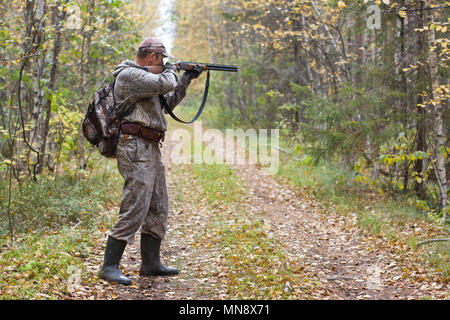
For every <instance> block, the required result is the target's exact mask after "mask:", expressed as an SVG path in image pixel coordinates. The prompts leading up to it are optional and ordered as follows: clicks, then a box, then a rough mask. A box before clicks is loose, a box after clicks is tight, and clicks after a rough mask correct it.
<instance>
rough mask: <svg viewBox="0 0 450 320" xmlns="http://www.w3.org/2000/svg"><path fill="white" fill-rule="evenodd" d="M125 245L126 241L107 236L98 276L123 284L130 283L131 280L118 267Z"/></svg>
mask: <svg viewBox="0 0 450 320" xmlns="http://www.w3.org/2000/svg"><path fill="white" fill-rule="evenodd" d="M126 245H127V242H126V241H123V240H116V239H114V238H111V237H110V236H108V240H107V241H106V249H105V258H104V261H103V266H102V269H101V270H100V278H101V279H103V280H106V281H109V282H116V283H119V284H123V285H126V286H127V285H130V284H131V280H130V279H128V278H127V277H125V276H124V275H123V273H122V272H121V271H120V269H119V263H120V259H121V258H122V254H123V251H124V250H125V246H126Z"/></svg>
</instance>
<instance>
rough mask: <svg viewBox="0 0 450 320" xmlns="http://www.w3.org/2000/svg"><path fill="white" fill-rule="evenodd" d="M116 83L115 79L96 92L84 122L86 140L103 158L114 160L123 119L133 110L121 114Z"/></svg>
mask: <svg viewBox="0 0 450 320" xmlns="http://www.w3.org/2000/svg"><path fill="white" fill-rule="evenodd" d="M116 77H117V75H116ZM115 83H116V80H115V79H114V81H113V82H112V83H109V84H107V85H106V86H104V87H103V88H101V89H100V90H97V91H95V92H94V94H93V98H92V100H91V102H90V103H89V106H88V109H87V112H86V114H85V116H84V119H83V122H82V130H83V135H84V137H85V138H86V140H87V141H89V142H90V143H91V144H92V145H93V146H96V147H97V148H98V149H99V151H100V153H101V155H102V156H105V157H108V158H114V157H115V155H116V149H117V144H118V143H119V134H120V133H119V128H120V121H121V119H122V118H123V117H125V116H126V115H127V114H129V113H131V111H132V110H133V108H131V107H132V106H130V107H129V108H126V109H127V110H125V112H121V114H120V113H119V112H118V110H119V108H120V109H121V111H122V107H121V104H122V103H121V104H119V105H116V101H115V98H114V85H115ZM126 101H127V100H125V101H124V102H126Z"/></svg>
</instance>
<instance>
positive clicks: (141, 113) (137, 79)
mask: <svg viewBox="0 0 450 320" xmlns="http://www.w3.org/2000/svg"><path fill="white" fill-rule="evenodd" d="M120 71H121V72H120ZM119 72H120V73H119ZM116 75H117V78H116V85H115V87H114V96H115V99H116V103H117V104H121V103H124V105H127V103H129V104H135V105H136V107H135V109H134V111H133V112H132V113H131V114H129V115H127V116H126V117H124V118H123V120H124V121H126V122H132V123H138V124H140V125H143V126H146V127H150V128H153V129H156V130H159V131H167V119H166V117H165V115H164V113H165V111H164V109H162V107H161V103H160V100H159V95H160V94H162V95H164V97H165V98H166V101H167V104H168V105H169V107H170V108H171V109H172V110H173V109H174V108H175V106H176V105H177V104H178V103H180V101H181V100H182V99H183V98H184V96H185V95H186V89H187V88H188V86H189V84H190V82H191V80H190V78H189V77H188V76H187V75H186V74H185V73H183V74H182V75H181V76H180V77H179V79H178V76H177V74H176V67H175V66H173V65H169V64H166V66H165V70H164V72H163V73H161V74H153V73H150V72H147V71H146V70H143V69H142V67H140V66H139V65H138V64H136V63H135V62H133V61H131V60H125V61H124V62H122V63H121V64H119V65H118V66H117V67H116V69H115V70H114V72H113V76H116Z"/></svg>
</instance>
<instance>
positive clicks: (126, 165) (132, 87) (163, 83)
mask: <svg viewBox="0 0 450 320" xmlns="http://www.w3.org/2000/svg"><path fill="white" fill-rule="evenodd" d="M120 70H122V71H121V72H120V73H119V71H120ZM117 74H118V76H117V78H116V85H115V89H114V90H115V99H116V103H118V104H120V103H123V102H125V103H123V105H127V103H136V102H137V103H136V107H135V109H134V111H133V112H132V113H130V114H129V115H128V116H126V117H125V118H124V119H123V121H126V122H132V123H137V124H141V125H143V126H146V127H150V128H153V129H156V130H159V131H166V130H167V120H166V117H165V115H164V110H163V109H162V108H161V104H160V100H159V95H160V94H162V95H164V96H165V98H166V100H167V104H168V105H169V107H170V108H171V109H173V108H175V106H176V105H177V104H178V103H179V102H180V101H181V100H182V99H183V98H184V96H185V95H186V89H187V87H188V86H189V83H190V79H189V77H188V76H186V75H184V74H182V75H181V76H180V77H179V79H178V77H177V75H176V69H175V67H174V66H172V65H167V64H166V66H165V70H164V72H163V73H161V74H152V73H149V72H147V71H146V70H143V69H142V68H141V67H140V66H139V65H137V64H136V63H135V62H133V61H130V60H127V61H124V62H122V63H121V64H120V65H119V66H118V67H117V68H116V69H115V71H114V72H113V75H117ZM138 100H139V101H138ZM119 111H120V110H119ZM116 158H117V164H118V168H119V172H120V174H121V175H122V176H123V178H124V179H125V184H124V187H123V197H122V202H121V205H120V210H119V218H118V220H117V222H116V223H115V225H114V226H113V227H112V229H111V230H110V232H109V236H111V237H112V238H114V239H116V240H125V241H127V242H133V241H134V236H135V234H136V232H137V231H138V230H139V228H140V227H142V229H141V232H142V233H145V234H150V235H151V236H153V237H155V238H157V239H161V240H162V239H164V237H165V234H166V230H167V218H168V214H169V198H168V194H167V186H166V177H165V167H164V164H163V162H162V159H161V151H160V147H159V144H158V143H156V142H150V141H147V140H145V139H143V138H139V137H135V136H132V135H127V134H121V135H120V141H119V144H118V146H117V151H116Z"/></svg>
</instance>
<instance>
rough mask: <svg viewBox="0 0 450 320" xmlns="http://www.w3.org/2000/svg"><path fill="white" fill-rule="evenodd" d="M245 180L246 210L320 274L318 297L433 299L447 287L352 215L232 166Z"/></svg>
mask: <svg viewBox="0 0 450 320" xmlns="http://www.w3.org/2000/svg"><path fill="white" fill-rule="evenodd" d="M234 169H235V170H234V171H235V173H236V174H237V175H238V176H239V177H240V178H241V179H242V180H244V181H245V183H246V184H247V185H248V186H249V189H250V190H249V195H250V198H249V203H251V206H250V210H252V211H254V212H256V213H258V214H260V215H262V216H263V217H264V218H265V219H266V223H269V224H270V225H271V233H270V234H271V236H273V237H274V238H276V239H279V240H280V241H281V242H282V243H284V245H285V249H286V251H287V253H288V254H289V255H291V256H292V257H293V258H296V260H297V261H298V264H299V265H302V266H303V267H304V269H305V271H308V272H309V273H312V274H314V275H316V277H317V278H318V279H319V282H320V284H319V286H318V290H317V291H316V294H317V297H316V298H319V299H419V298H422V297H429V298H434V299H442V298H445V297H446V295H447V297H448V294H449V287H448V286H446V285H444V284H438V283H435V282H434V280H433V278H432V277H430V276H428V275H427V274H426V273H425V271H424V270H420V268H418V267H417V266H416V265H415V262H414V261H413V260H412V255H414V253H413V252H410V253H404V254H399V252H398V250H397V248H395V247H392V246H388V245H387V244H386V241H385V240H383V239H379V238H374V237H370V236H368V235H363V234H362V233H361V230H360V229H359V228H358V227H357V225H356V224H357V220H356V219H357V218H356V215H354V216H352V215H349V216H342V215H337V214H336V213H334V212H333V211H332V210H327V211H325V210H322V209H321V206H320V204H319V203H318V202H317V201H315V200H313V199H311V198H309V197H308V196H305V195H303V194H300V193H296V192H295V191H293V190H291V189H290V188H289V187H287V186H286V185H284V184H281V183H279V182H278V181H276V180H275V179H274V178H273V177H272V176H268V175H263V174H262V173H261V170H259V169H257V168H255V167H254V166H248V165H246V166H243V167H242V166H241V167H237V166H236V167H234Z"/></svg>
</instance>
